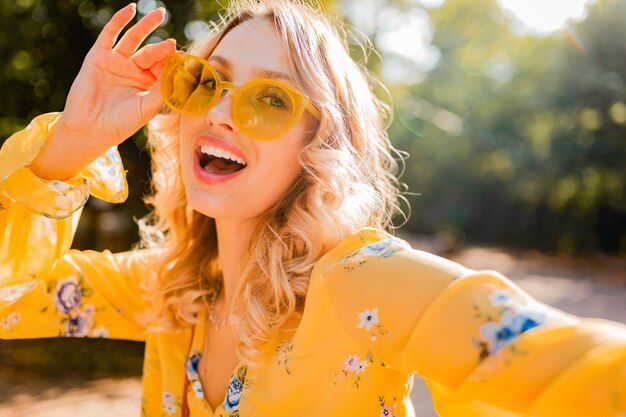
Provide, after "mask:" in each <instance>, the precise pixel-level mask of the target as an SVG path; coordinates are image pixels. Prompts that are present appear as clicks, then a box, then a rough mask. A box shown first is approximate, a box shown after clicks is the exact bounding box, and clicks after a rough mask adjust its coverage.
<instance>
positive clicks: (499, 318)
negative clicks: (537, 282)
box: [318, 229, 626, 417]
mask: <svg viewBox="0 0 626 417" xmlns="http://www.w3.org/2000/svg"><path fill="white" fill-rule="evenodd" d="M334 252H335V253H332V254H329V256H327V257H326V259H325V261H324V262H322V265H321V266H320V267H319V269H318V271H319V273H320V276H321V278H322V282H323V284H322V285H321V288H322V289H321V293H322V295H321V299H322V304H323V305H324V309H325V310H326V312H327V313H328V318H329V320H330V321H331V323H333V324H334V326H335V327H336V328H337V331H338V332H339V333H340V334H341V335H342V337H343V338H344V339H345V340H346V342H347V343H349V344H351V346H354V347H356V348H358V347H360V348H361V349H362V352H363V353H362V354H363V356H364V357H365V358H366V360H368V361H369V362H376V363H378V364H380V365H381V366H386V367H389V368H393V369H395V370H398V371H401V372H405V373H407V374H409V373H415V374H418V375H419V376H421V377H423V378H424V380H425V382H426V384H427V385H428V387H429V389H430V391H431V394H432V397H433V403H434V406H435V408H436V410H437V412H438V414H439V415H440V416H442V417H479V416H480V417H496V416H497V417H515V416H518V417H519V416H532V417H561V416H562V417H577V416H580V417H583V416H584V417H588V416H594V417H617V416H620V417H622V416H624V415H626V414H621V413H625V412H626V326H625V325H623V324H620V323H616V322H611V321H608V320H601V319H590V318H587V319H585V318H578V317H575V316H573V315H570V314H567V313H564V312H562V311H559V310H557V309H554V308H551V307H549V306H547V305H545V304H542V303H539V302H537V301H536V300H534V299H533V298H531V297H530V296H529V295H528V294H526V293H525V292H524V291H523V290H521V289H520V288H519V287H517V286H516V285H515V284H514V283H513V282H512V281H510V280H509V279H508V278H506V277H505V276H503V275H501V274H500V273H498V272H495V271H491V270H481V271H475V270H471V269H467V268H464V267H463V266H461V265H459V264H457V263H454V262H451V261H448V260H446V259H443V258H440V257H438V256H435V255H432V254H429V253H426V252H422V251H419V250H415V249H413V248H411V247H410V246H409V244H408V243H406V242H404V241H403V240H400V239H397V238H395V237H392V236H390V235H387V234H386V233H384V232H380V231H377V230H375V229H365V230H361V231H360V233H359V238H358V239H354V240H353V242H348V243H345V244H344V246H343V247H339V248H338V249H337V250H335V251H334Z"/></svg>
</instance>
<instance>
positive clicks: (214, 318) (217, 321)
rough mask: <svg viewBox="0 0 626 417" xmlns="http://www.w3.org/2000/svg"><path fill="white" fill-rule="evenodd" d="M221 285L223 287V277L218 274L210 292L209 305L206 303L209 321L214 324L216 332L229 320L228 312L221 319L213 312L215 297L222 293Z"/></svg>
mask: <svg viewBox="0 0 626 417" xmlns="http://www.w3.org/2000/svg"><path fill="white" fill-rule="evenodd" d="M223 287H224V279H223V277H222V275H220V276H219V277H217V279H216V280H215V284H214V291H213V294H211V298H210V300H209V305H208V307H209V320H210V321H211V323H213V324H214V325H215V330H216V331H218V332H219V331H220V329H221V328H222V326H224V325H225V324H226V323H228V321H229V320H230V314H227V315H226V317H224V318H223V319H220V317H219V316H218V315H217V313H216V312H215V304H216V303H217V297H219V295H220V294H221V293H222V288H223ZM205 300H206V298H205Z"/></svg>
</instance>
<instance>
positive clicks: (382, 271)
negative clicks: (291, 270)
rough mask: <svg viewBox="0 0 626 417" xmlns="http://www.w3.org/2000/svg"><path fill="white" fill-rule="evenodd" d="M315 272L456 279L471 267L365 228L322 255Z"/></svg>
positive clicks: (324, 277)
mask: <svg viewBox="0 0 626 417" xmlns="http://www.w3.org/2000/svg"><path fill="white" fill-rule="evenodd" d="M314 272H316V275H318V276H319V277H320V278H319V279H322V280H324V281H326V280H329V279H330V280H333V279H338V277H344V278H345V277H349V276H361V277H363V275H374V276H376V277H379V279H383V278H384V279H386V280H389V279H394V278H395V279H399V278H400V277H401V276H407V275H409V276H412V277H414V278H416V277H422V278H428V277H430V278H433V279H445V280H452V279H454V278H456V277H459V276H461V275H464V274H466V273H467V272H469V270H468V269H467V268H465V267H463V266H462V265H460V264H458V263H456V262H453V261H450V260H448V259H446V258H442V257H440V256H437V255H434V254H432V253H429V252H425V251H422V250H418V249H414V248H413V247H411V245H410V244H409V243H408V242H406V241H405V240H403V239H401V238H398V237H396V236H393V235H391V234H389V233H387V232H385V231H382V230H379V229H376V228H372V227H363V228H360V229H358V230H357V231H356V232H354V233H353V234H351V235H349V236H347V237H346V238H344V239H343V240H342V241H341V242H340V243H339V244H338V245H337V246H335V247H334V248H333V249H332V250H330V251H329V252H327V253H326V254H325V255H324V256H322V257H321V258H320V259H319V260H318V262H317V264H316V265H315V269H314Z"/></svg>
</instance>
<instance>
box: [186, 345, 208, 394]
mask: <svg viewBox="0 0 626 417" xmlns="http://www.w3.org/2000/svg"><path fill="white" fill-rule="evenodd" d="M198 363H200V354H199V353H197V352H196V353H194V354H192V355H190V356H189V358H188V359H187V379H189V386H190V387H191V389H193V393H194V394H195V396H196V398H204V391H203V390H202V383H201V382H200V376H199V374H198Z"/></svg>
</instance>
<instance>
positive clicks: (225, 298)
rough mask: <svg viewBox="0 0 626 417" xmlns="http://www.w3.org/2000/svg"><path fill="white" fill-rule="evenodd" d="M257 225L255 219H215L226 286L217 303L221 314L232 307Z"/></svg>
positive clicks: (219, 259) (220, 262)
mask: <svg viewBox="0 0 626 417" xmlns="http://www.w3.org/2000/svg"><path fill="white" fill-rule="evenodd" d="M255 226H256V223H255V221H254V219H250V220H245V221H241V220H222V219H216V220H215V228H216V231H217V247H218V262H219V265H221V268H222V277H223V280H224V286H223V288H222V291H221V294H220V295H219V297H218V299H217V303H216V307H217V312H218V314H221V313H220V312H224V313H223V314H226V312H227V311H229V309H230V306H231V304H232V297H233V295H234V293H235V291H236V288H237V285H238V284H239V278H240V277H241V274H242V273H243V270H244V268H245V265H246V262H247V261H248V259H249V257H250V253H249V251H248V247H249V246H250V240H251V238H252V232H253V231H254V227H255ZM223 314H222V316H223Z"/></svg>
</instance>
